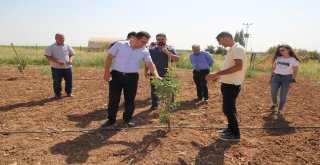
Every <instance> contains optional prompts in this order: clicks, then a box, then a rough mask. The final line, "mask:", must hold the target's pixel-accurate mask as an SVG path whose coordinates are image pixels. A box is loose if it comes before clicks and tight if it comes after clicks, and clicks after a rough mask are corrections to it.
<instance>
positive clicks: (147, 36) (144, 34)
mask: <svg viewBox="0 0 320 165" xmlns="http://www.w3.org/2000/svg"><path fill="white" fill-rule="evenodd" d="M136 37H137V38H138V39H141V38H142V37H146V38H151V35H150V34H149V33H148V32H146V31H140V32H138V33H137V34H136Z"/></svg>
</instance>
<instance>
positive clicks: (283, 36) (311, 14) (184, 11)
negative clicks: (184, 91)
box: [0, 0, 320, 51]
mask: <svg viewBox="0 0 320 165" xmlns="http://www.w3.org/2000/svg"><path fill="white" fill-rule="evenodd" d="M0 4H1V5H0V45H9V44H10V43H11V42H12V43H14V44H15V45H36V44H38V45H42V46H46V45H49V44H51V43H53V42H54V34H55V33H57V32H60V33H64V34H65V36H66V43H67V44H69V45H71V46H80V45H82V46H87V44H88V39H89V38H90V37H112V38H118V37H120V38H125V37H126V35H127V33H128V32H130V31H140V30H145V31H148V32H149V33H150V34H151V35H152V38H151V40H150V41H154V40H155V35H156V34H157V33H160V32H163V33H165V34H167V38H168V41H167V43H168V44H169V45H173V46H174V47H175V48H177V49H191V45H192V44H200V45H201V47H202V48H203V49H204V48H205V47H206V46H207V45H214V46H217V45H218V43H217V41H216V40H215V37H216V35H217V34H218V33H219V32H221V31H229V32H230V33H232V34H233V35H234V34H235V32H236V31H237V30H238V31H240V30H241V29H244V30H245V27H244V26H243V23H253V25H252V26H250V27H249V33H250V34H251V38H250V39H249V43H248V50H251V49H252V50H253V51H266V50H267V49H268V48H269V47H270V46H273V45H277V44H281V43H287V44H289V45H291V46H292V47H294V48H302V49H308V50H318V51H319V50H320V42H319V39H320V21H319V20H320V12H319V10H320V1H319V0H228V1H223V0H158V1H152V0H112V1H111V0H50V1H49V0H0Z"/></svg>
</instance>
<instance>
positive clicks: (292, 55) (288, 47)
mask: <svg viewBox="0 0 320 165" xmlns="http://www.w3.org/2000/svg"><path fill="white" fill-rule="evenodd" d="M280 48H285V49H287V50H288V51H289V55H290V57H294V58H295V59H296V60H297V61H299V62H301V61H300V60H299V58H298V57H297V55H296V54H295V53H294V51H293V49H292V48H291V46H289V45H287V44H282V45H279V46H278V47H277V49H276V53H275V54H274V56H273V59H272V64H273V63H274V61H275V60H276V58H277V57H281V56H282V55H281V53H280Z"/></svg>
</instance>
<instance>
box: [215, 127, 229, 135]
mask: <svg viewBox="0 0 320 165" xmlns="http://www.w3.org/2000/svg"><path fill="white" fill-rule="evenodd" d="M217 132H218V133H221V134H230V133H231V131H230V129H229V128H225V129H221V130H217Z"/></svg>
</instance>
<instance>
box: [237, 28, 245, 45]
mask: <svg viewBox="0 0 320 165" xmlns="http://www.w3.org/2000/svg"><path fill="white" fill-rule="evenodd" d="M239 44H240V45H242V46H243V47H246V43H245V42H244V33H243V30H241V31H240V34H239Z"/></svg>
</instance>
